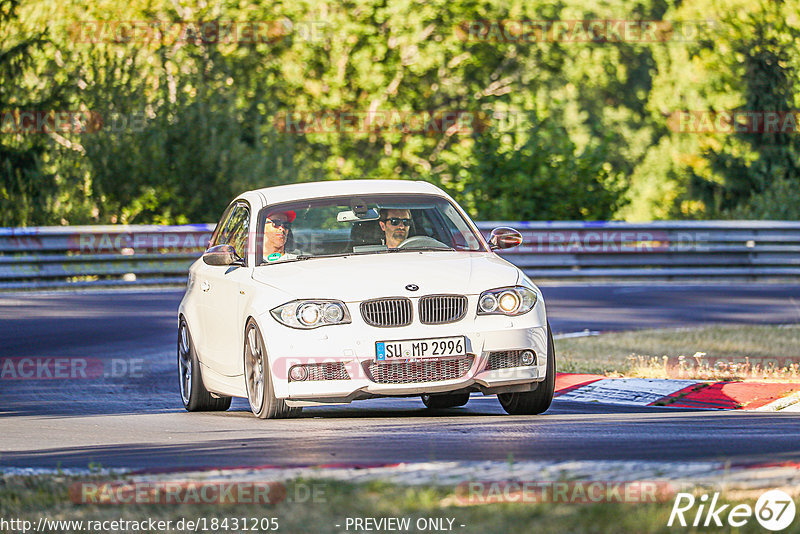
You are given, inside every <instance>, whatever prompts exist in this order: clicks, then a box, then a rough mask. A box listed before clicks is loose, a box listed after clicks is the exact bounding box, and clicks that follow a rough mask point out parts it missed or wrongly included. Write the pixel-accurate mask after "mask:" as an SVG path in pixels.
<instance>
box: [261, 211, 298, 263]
mask: <svg viewBox="0 0 800 534" xmlns="http://www.w3.org/2000/svg"><path fill="white" fill-rule="evenodd" d="M296 216H297V215H296V214H295V212H294V211H292V210H288V211H275V212H272V213H270V214H269V215H267V218H266V219H265V220H264V248H263V250H262V253H263V255H264V262H265V263H272V262H275V261H280V260H287V259H292V258H291V256H293V255H292V254H287V253H286V251H285V250H284V248H285V247H286V240H287V239H288V237H289V231H290V230H291V227H292V226H291V225H292V221H294V219H295V217H296Z"/></svg>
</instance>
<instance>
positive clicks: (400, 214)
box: [380, 209, 412, 248]
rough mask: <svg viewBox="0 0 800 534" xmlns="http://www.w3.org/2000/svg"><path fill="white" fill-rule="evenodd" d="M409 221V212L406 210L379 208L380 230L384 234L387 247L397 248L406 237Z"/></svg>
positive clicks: (409, 226) (409, 225)
mask: <svg viewBox="0 0 800 534" xmlns="http://www.w3.org/2000/svg"><path fill="white" fill-rule="evenodd" d="M411 222H412V221H411V212H410V211H408V210H398V209H385V210H381V218H380V225H381V230H383V233H384V234H386V246H387V247H388V248H397V247H398V245H400V243H402V242H403V241H405V240H406V239H408V232H409V231H410V230H411Z"/></svg>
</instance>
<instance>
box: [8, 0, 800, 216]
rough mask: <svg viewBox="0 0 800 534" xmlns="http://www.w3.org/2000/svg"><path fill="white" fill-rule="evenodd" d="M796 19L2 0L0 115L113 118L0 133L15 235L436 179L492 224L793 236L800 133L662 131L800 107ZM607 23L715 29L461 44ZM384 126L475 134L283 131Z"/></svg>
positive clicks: (445, 2)
mask: <svg viewBox="0 0 800 534" xmlns="http://www.w3.org/2000/svg"><path fill="white" fill-rule="evenodd" d="M799 2H800V0H789V1H787V2H782V3H774V2H773V3H769V2H766V0H764V2H763V3H760V4H752V3H748V2H745V0H735V3H736V6H735V7H734V8H732V7H731V6H730V3H729V2H722V0H702V1H700V2H695V3H680V2H677V3H673V2H669V1H666V0H606V1H604V2H602V3H598V4H596V5H593V6H591V7H590V8H587V7H586V6H585V3H584V2H580V1H579V0H561V1H559V2H556V3H525V2H519V1H515V2H505V1H501V0H491V1H489V2H475V1H474V0H435V1H431V2H425V3H420V2H416V1H413V0H396V1H392V2H382V1H375V0H348V1H345V2H338V3H333V2H331V3H318V2H314V1H311V0H298V1H296V2H281V1H270V2H266V3H263V4H252V5H245V4H241V3H239V2H236V1H234V0H224V1H222V2H216V3H205V2H203V3H198V2H191V1H190V2H172V1H169V0H147V1H143V0H132V1H131V2H128V3H126V4H124V5H120V4H119V3H118V2H114V1H112V0H102V1H99V2H94V3H91V4H86V3H83V2H78V1H77V0H67V1H63V2H55V1H54V0H32V1H30V2H26V3H24V4H21V3H19V1H18V0H0V30H1V31H0V109H2V110H7V109H33V110H80V111H84V112H89V111H91V112H94V113H97V114H99V116H101V117H102V121H103V123H102V128H100V129H92V130H90V131H84V132H59V133H26V134H8V133H0V202H2V205H3V209H2V211H1V212H0V217H1V219H0V225H8V226H17V225H31V224H80V223H94V222H99V223H105V222H118V223H150V222H153V223H169V222H188V221H191V222H199V221H213V220H215V219H216V218H217V217H218V216H219V213H220V212H221V210H222V208H223V207H224V206H225V204H226V203H227V202H229V200H230V199H231V198H232V197H233V196H234V195H236V194H238V193H239V192H241V191H243V190H246V189H251V188H256V187H265V186H270V185H275V184H282V183H291V182H302V181H313V180H328V179H351V178H405V179H424V180H429V181H431V182H434V183H436V184H439V185H441V186H443V187H444V188H445V189H447V190H448V191H449V192H450V193H451V194H453V195H454V196H455V197H456V198H457V200H459V201H461V202H462V203H464V204H465V206H467V208H468V209H469V210H470V211H471V212H472V214H473V215H474V216H476V217H478V218H481V219H494V220H498V219H516V220H522V219H609V218H615V217H624V218H629V219H653V218H672V217H680V218H685V217H691V218H704V217H705V218H707V217H773V218H774V217H795V216H796V215H794V213H795V211H793V210H792V209H790V208H788V207H780V208H773V206H774V204H773V202H774V201H775V200H777V199H781V198H786V195H788V194H791V192H792V191H794V190H797V189H798V187H797V186H798V185H800V184H798V182H799V181H800V177H798V168H799V167H800V161H799V160H798V154H800V152H798V151H799V150H800V145H798V142H799V141H798V138H797V135H796V133H795V134H770V135H765V134H762V133H757V132H755V133H741V134H736V135H726V134H718V133H713V132H709V133H700V134H697V133H682V132H679V131H674V128H672V129H671V125H670V122H669V121H670V117H671V116H672V114H673V113H674V112H676V111H679V110H706V111H710V112H716V111H720V110H759V111H780V110H792V109H796V108H797V107H798V96H797V95H798V90H797V88H798V83H799V81H798V72H800V71H798V67H799V65H798V62H800V53H798V50H797V48H796V45H795V43H796V42H797V41H798V37H800V35H798V31H800V30H799V29H798V24H797V20H796V13H797V12H800V9H799V8H800V3H799ZM599 19H602V20H637V19H643V20H661V19H664V20H670V21H673V20H688V21H697V20H709V19H710V20H712V21H714V22H715V28H716V30H715V32H713V33H701V34H700V35H699V38H697V39H692V40H688V41H680V40H676V41H671V42H663V43H662V42H655V43H653V42H636V41H629V42H607V43H597V42H570V41H563V42H558V41H555V42H554V41H551V40H548V39H533V40H525V39H510V40H504V39H502V38H499V39H497V38H489V39H485V38H474V36H473V37H472V38H470V37H469V34H468V33H467V32H466V30H465V28H467V27H468V26H469V23H470V22H472V21H495V22H497V21H503V20H512V21H520V20H533V21H541V20H599ZM94 21H111V23H112V24H113V23H114V22H118V21H206V22H209V23H217V24H219V25H220V28H223V29H224V27H225V23H226V22H227V21H256V22H261V23H262V28H261V33H260V35H262V36H264V37H266V39H265V40H263V41H262V42H243V41H238V42H228V41H225V40H224V39H223V40H222V41H221V42H209V41H202V40H194V39H180V38H179V39H177V40H176V39H175V37H176V36H175V34H171V35H168V36H167V37H164V38H162V39H160V40H159V39H150V40H136V39H134V40H133V41H130V42H128V41H125V39H120V40H118V41H114V40H113V39H109V34H108V33H106V34H103V38H101V39H99V40H94V41H93V40H92V39H87V38H86V37H90V36H91V35H93V33H92V24H93V23H94ZM264 24H265V25H266V26H263V25H264ZM41 28H47V31H46V32H42V31H41ZM82 32H83V33H82ZM121 35H122V37H124V34H121ZM223 35H224V33H223ZM497 35H499V34H495V37H496V36H497ZM501 37H502V36H501ZM376 111H377V112H381V111H383V112H389V111H397V112H401V113H407V112H411V113H415V114H417V116H425V114H433V115H434V116H435V115H436V114H442V113H448V112H464V113H469V114H471V116H472V117H474V118H475V122H474V124H473V128H472V129H471V130H469V129H468V130H467V131H465V130H463V129H458V128H455V129H446V128H439V129H436V128H434V129H433V131H430V130H427V131H413V130H411V131H409V130H404V129H403V128H401V127H397V125H395V126H393V127H385V128H382V129H379V128H374V127H365V126H364V124H363V122H362V123H361V125H360V126H356V127H352V128H346V127H345V128H336V127H334V128H331V129H329V130H328V129H323V130H321V131H308V132H297V131H287V130H286V129H285V128H283V122H282V119H281V118H282V117H283V118H285V117H286V116H287V114H297V115H298V116H300V115H302V114H307V115H309V114H317V115H321V114H326V113H328V114H332V115H341V114H342V113H352V114H355V115H356V116H360V117H362V118H363V117H364V116H365V115H367V114H368V113H371V112H376ZM505 116H513V117H518V118H519V120H518V121H516V122H514V124H513V127H508V126H509V125H508V124H504V123H503V121H502V120H501V119H500V118H499V117H505ZM338 126H341V124H339V125H338ZM792 198H794V197H792ZM795 204H796V203H795Z"/></svg>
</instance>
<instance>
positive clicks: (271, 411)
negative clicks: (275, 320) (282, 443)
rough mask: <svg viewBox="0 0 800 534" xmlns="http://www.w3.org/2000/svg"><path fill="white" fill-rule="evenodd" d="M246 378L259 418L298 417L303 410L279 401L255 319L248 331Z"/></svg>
mask: <svg viewBox="0 0 800 534" xmlns="http://www.w3.org/2000/svg"><path fill="white" fill-rule="evenodd" d="M244 379H245V386H246V387H247V400H248V401H249V402H250V409H251V410H252V411H253V415H255V416H256V417H258V418H259V419H284V418H287V417H296V416H297V415H298V414H299V413H300V412H301V411H302V408H290V407H289V406H287V405H286V401H284V400H283V399H277V398H275V390H274V388H273V386H272V372H271V371H270V368H269V359H268V358H267V352H266V350H264V339H263V338H262V337H261V331H260V330H259V329H258V325H257V324H256V322H255V321H254V320H253V319H250V320H249V321H247V327H246V328H245V331H244Z"/></svg>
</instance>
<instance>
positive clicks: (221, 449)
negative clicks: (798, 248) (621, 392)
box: [0, 284, 800, 470]
mask: <svg viewBox="0 0 800 534" xmlns="http://www.w3.org/2000/svg"><path fill="white" fill-rule="evenodd" d="M542 289H543V292H544V295H545V299H546V302H547V304H548V313H549V316H550V320H551V323H552V325H553V330H554V331H555V332H556V333H565V332H574V331H581V330H584V329H590V330H601V331H602V330H620V329H632V328H652V327H678V326H696V325H699V324H707V323H775V324H785V323H797V322H800V286H790V285H766V284H762V285H757V284H747V285H702V286H685V285H674V284H664V285H627V286H622V285H607V286H603V285H595V286H577V285H572V286H545V287H543V288H542ZM180 298H181V292H180V291H133V292H110V291H109V292H85V293H40V294H36V293H5V294H0V358H19V357H37V358H56V357H87V358H93V359H96V360H95V361H99V363H100V364H101V366H102V368H103V369H104V372H103V373H101V375H100V376H98V377H96V378H90V379H74V380H59V379H50V380H24V379H18V380H8V379H2V380H0V399H2V405H0V470H2V469H3V468H7V467H42V468H56V467H61V468H68V467H74V468H86V467H87V466H89V465H90V463H91V464H95V465H96V464H100V465H102V466H103V467H109V468H114V467H116V468H132V469H161V468H197V467H212V466H213V467H222V466H229V467H234V466H259V465H309V464H312V465H317V464H352V463H356V464H359V463H360V464H363V463H393V462H415V461H472V460H476V461H477V460H480V461H483V460H495V461H506V460H508V459H509V458H514V459H515V460H520V461H521V460H573V459H574V460H662V461H667V460H669V461H690V460H731V461H733V462H741V463H751V462H763V461H767V462H780V461H798V460H800V415H792V414H769V413H754V412H750V413H747V412H708V411H692V410H678V409H670V408H655V407H654V408H638V407H623V406H608V405H598V404H586V403H574V402H567V401H559V400H558V399H556V400H555V401H554V403H553V406H552V407H551V409H550V410H549V411H548V412H547V413H546V414H544V415H541V416H532V417H527V416H525V417H523V416H516V417H511V416H507V415H505V414H504V412H503V411H502V409H501V408H500V406H499V404H498V403H497V400H496V399H495V398H494V397H482V396H473V397H472V399H471V400H470V403H469V404H468V405H467V406H466V407H464V408H456V409H451V410H442V411H438V412H432V411H428V410H426V409H425V408H424V407H423V405H422V403H421V401H420V400H419V399H417V398H407V399H378V400H371V401H362V402H356V403H353V404H351V405H348V406H338V407H317V408H310V409H309V408H306V409H305V410H304V411H303V414H302V417H301V418H299V419H295V420H283V421H280V420H278V421H275V420H273V421H261V420H257V419H255V418H254V417H253V416H252V415H251V414H250V412H249V409H248V407H247V403H246V401H244V400H241V399H236V400H234V403H233V406H232V407H231V409H230V410H229V411H228V412H224V413H205V414H190V413H186V412H185V411H183V408H182V406H181V403H180V399H179V396H178V392H177V371H176V368H175V341H176V326H177V321H176V309H177V305H178V302H179V301H180ZM765 343H768V340H765ZM557 346H558V345H556V347H557ZM131 365H135V369H134V368H132V367H131ZM126 366H127V367H126Z"/></svg>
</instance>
